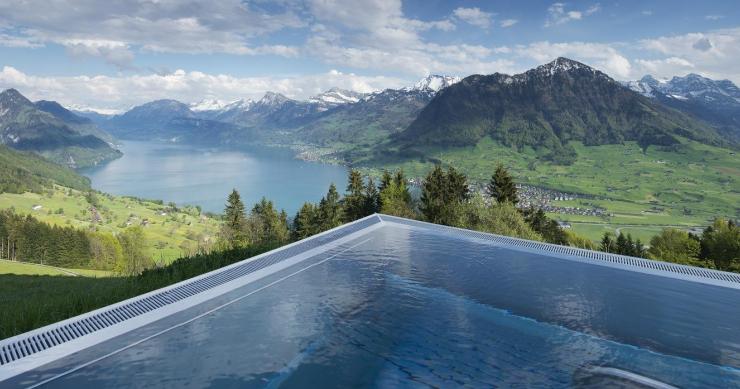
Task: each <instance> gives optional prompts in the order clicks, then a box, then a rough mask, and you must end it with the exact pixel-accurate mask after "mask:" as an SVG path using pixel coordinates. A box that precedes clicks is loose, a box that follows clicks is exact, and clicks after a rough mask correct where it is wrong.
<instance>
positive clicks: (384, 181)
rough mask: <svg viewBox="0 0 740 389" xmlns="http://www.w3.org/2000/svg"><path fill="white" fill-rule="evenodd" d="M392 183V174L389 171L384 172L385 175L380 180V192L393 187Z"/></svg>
mask: <svg viewBox="0 0 740 389" xmlns="http://www.w3.org/2000/svg"><path fill="white" fill-rule="evenodd" d="M392 181H393V176H391V173H390V172H389V171H388V170H383V175H382V176H381V178H380V186H379V187H378V190H380V191H381V192H382V191H383V189H385V188H387V187H388V186H390V185H391V182H392Z"/></svg>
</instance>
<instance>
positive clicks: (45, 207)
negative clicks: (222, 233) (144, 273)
mask: <svg viewBox="0 0 740 389" xmlns="http://www.w3.org/2000/svg"><path fill="white" fill-rule="evenodd" d="M95 198H96V203H97V206H96V207H95V214H93V211H92V210H91V204H90V203H89V201H88V196H87V191H79V190H74V189H69V188H65V187H60V186H55V187H53V188H51V189H49V190H45V191H44V192H43V193H28V192H26V193H19V194H16V193H0V209H8V208H11V207H12V208H13V209H14V213H16V214H20V215H31V216H33V217H35V218H36V219H38V220H40V221H42V222H46V223H49V224H52V225H56V226H67V227H74V228H77V229H79V230H84V231H89V230H91V229H94V230H96V231H102V232H108V233H120V232H122V231H124V230H125V229H126V228H128V227H131V226H141V227H142V228H143V229H144V236H145V238H146V239H145V240H144V241H143V242H141V244H142V246H143V247H144V249H145V251H146V253H147V254H148V255H149V256H150V257H151V258H153V259H154V260H157V261H158V260H163V261H164V262H165V263H169V262H170V261H172V260H174V259H175V258H178V257H180V256H182V255H187V254H189V253H191V252H194V251H195V250H196V249H197V248H198V247H204V246H208V245H210V244H212V243H213V241H214V239H215V235H216V233H217V232H218V229H219V226H220V221H219V220H217V219H214V218H211V217H208V216H205V215H201V214H200V211H199V210H198V209H196V208H194V207H186V208H183V209H174V208H172V207H170V206H168V205H165V204H162V203H161V202H158V201H151V200H143V199H137V198H132V197H125V196H112V195H107V194H102V193H98V194H96V195H95Z"/></svg>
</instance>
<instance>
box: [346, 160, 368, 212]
mask: <svg viewBox="0 0 740 389" xmlns="http://www.w3.org/2000/svg"><path fill="white" fill-rule="evenodd" d="M364 192H365V184H364V183H363V182H362V175H360V172H359V171H358V170H356V169H350V171H349V175H348V177H347V193H346V194H345V195H344V219H345V222H351V221H353V220H357V219H360V218H362V217H364V216H366V213H365V211H366V206H367V204H366V201H365V193H364Z"/></svg>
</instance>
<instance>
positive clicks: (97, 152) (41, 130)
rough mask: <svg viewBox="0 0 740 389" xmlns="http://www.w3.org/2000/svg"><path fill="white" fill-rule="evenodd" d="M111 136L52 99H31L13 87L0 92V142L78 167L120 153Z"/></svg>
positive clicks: (117, 155)
mask: <svg viewBox="0 0 740 389" xmlns="http://www.w3.org/2000/svg"><path fill="white" fill-rule="evenodd" d="M112 139H113V138H112V137H111V136H110V135H109V134H107V133H105V132H104V131H102V130H100V129H99V128H98V127H97V126H95V124H93V123H92V121H90V120H89V119H86V118H82V117H79V116H77V115H75V114H74V113H72V112H70V111H69V110H67V109H65V108H64V107H62V106H61V105H59V104H57V103H56V102H53V101H43V100H42V101H38V102H36V103H32V102H31V101H30V100H28V99H27V98H26V97H24V96H23V95H22V94H21V93H20V92H18V91H17V90H15V89H8V90H5V91H3V92H2V93H0V144H4V145H7V146H8V147H11V148H14V149H17V150H22V151H32V152H35V153H37V154H40V155H42V156H44V157H46V158H48V159H49V160H51V161H54V162H56V163H59V164H62V165H66V166H70V167H74V168H79V167H87V166H93V165H96V164H98V163H101V162H104V161H107V160H110V159H114V158H117V157H119V156H121V153H120V151H118V150H116V149H115V148H114V147H113V146H112V145H111V143H109V141H110V140H112Z"/></svg>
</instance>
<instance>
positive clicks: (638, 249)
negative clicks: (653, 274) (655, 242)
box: [635, 238, 647, 258]
mask: <svg viewBox="0 0 740 389" xmlns="http://www.w3.org/2000/svg"><path fill="white" fill-rule="evenodd" d="M635 256H636V257H640V258H645V257H646V256H647V251H646V250H645V245H644V244H642V241H641V240H640V238H637V240H636V241H635Z"/></svg>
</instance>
